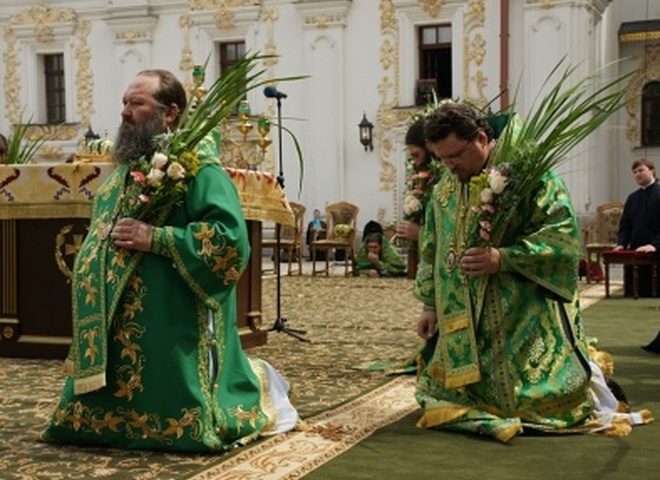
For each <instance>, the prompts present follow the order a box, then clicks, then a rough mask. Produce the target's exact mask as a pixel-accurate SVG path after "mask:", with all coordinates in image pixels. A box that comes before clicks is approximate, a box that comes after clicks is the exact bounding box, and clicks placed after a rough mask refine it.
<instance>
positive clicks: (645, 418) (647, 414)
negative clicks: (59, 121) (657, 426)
mask: <svg viewBox="0 0 660 480" xmlns="http://www.w3.org/2000/svg"><path fill="white" fill-rule="evenodd" d="M639 415H640V417H642V422H643V423H642V425H648V424H649V423H653V422H654V421H655V419H654V418H653V414H652V413H651V410H648V409H646V408H645V409H643V410H640V411H639Z"/></svg>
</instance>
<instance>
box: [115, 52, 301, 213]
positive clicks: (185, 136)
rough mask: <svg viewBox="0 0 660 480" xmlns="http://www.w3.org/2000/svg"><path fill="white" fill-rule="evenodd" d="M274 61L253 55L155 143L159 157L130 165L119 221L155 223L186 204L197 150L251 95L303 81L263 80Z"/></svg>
mask: <svg viewBox="0 0 660 480" xmlns="http://www.w3.org/2000/svg"><path fill="white" fill-rule="evenodd" d="M270 57H271V56H268V55H259V54H248V55H246V56H245V57H244V58H242V59H241V60H239V61H238V62H237V63H236V64H235V65H233V66H232V67H231V68H230V69H229V70H227V72H225V73H224V74H222V76H220V77H219V78H218V79H217V80H216V81H215V82H214V83H213V85H212V86H211V87H210V88H209V89H208V91H207V92H206V94H205V95H204V97H203V98H202V99H201V100H200V101H199V102H196V103H194V106H193V102H188V105H187V107H186V109H185V111H184V112H183V113H182V116H181V120H180V122H179V126H178V128H177V129H176V130H174V131H173V132H167V133H163V134H161V135H158V136H156V137H155V139H154V145H155V147H156V148H155V149H156V153H155V154H154V155H153V157H152V158H143V157H142V158H139V159H137V160H136V161H133V162H131V163H130V165H129V168H130V176H131V180H132V181H131V182H130V184H129V186H128V187H127V190H126V191H125V192H124V196H123V197H122V201H121V205H120V211H119V216H120V217H132V218H135V219H139V220H142V221H145V222H148V223H150V222H153V221H154V220H156V219H158V218H162V217H163V215H166V213H167V212H169V211H170V210H171V209H172V207H173V206H174V205H177V204H179V203H181V202H182V201H183V197H184V195H185V193H186V190H187V188H188V184H189V183H190V180H191V179H192V178H194V177H195V175H196V174H197V171H198V170H199V167H200V160H199V158H198V157H197V153H196V147H197V145H198V144H199V142H201V141H202V139H204V138H205V137H206V136H207V135H208V134H209V133H210V132H211V131H212V130H213V129H214V128H216V126H217V125H218V124H219V123H220V122H221V121H222V120H223V119H225V118H227V117H228V116H229V115H231V114H232V113H233V112H234V111H235V110H236V106H237V105H238V103H239V102H240V101H241V100H243V99H244V98H245V96H246V94H247V93H248V92H249V91H251V90H253V89H255V88H258V87H260V86H262V85H265V84H271V83H276V82H279V81H288V80H296V79H299V78H304V77H301V76H297V77H286V78H276V79H270V80H262V79H261V76H262V75H263V74H264V73H265V70H264V69H263V68H258V66H259V65H260V64H261V62H262V61H263V60H265V59H267V58H270Z"/></svg>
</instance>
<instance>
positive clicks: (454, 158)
mask: <svg viewBox="0 0 660 480" xmlns="http://www.w3.org/2000/svg"><path fill="white" fill-rule="evenodd" d="M471 143H472V140H466V141H465V144H464V145H463V146H462V147H461V149H460V150H459V151H458V152H456V153H454V154H453V155H447V156H444V157H440V160H442V161H443V162H451V163H456V162H457V161H458V160H459V159H460V158H461V157H462V156H463V154H464V153H465V152H466V151H467V149H468V148H469V147H470V144H471Z"/></svg>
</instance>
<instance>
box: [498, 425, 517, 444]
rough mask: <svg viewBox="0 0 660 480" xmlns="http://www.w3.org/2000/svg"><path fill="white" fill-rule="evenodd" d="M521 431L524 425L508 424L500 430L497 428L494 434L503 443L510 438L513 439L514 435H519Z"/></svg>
mask: <svg viewBox="0 0 660 480" xmlns="http://www.w3.org/2000/svg"><path fill="white" fill-rule="evenodd" d="M520 432H522V425H521V424H518V425H507V426H506V427H504V428H501V429H499V430H496V431H495V432H493V435H494V436H495V438H496V439H497V440H499V441H500V442H502V443H508V441H509V440H511V439H512V438H513V437H515V436H516V435H518V434H519V433H520Z"/></svg>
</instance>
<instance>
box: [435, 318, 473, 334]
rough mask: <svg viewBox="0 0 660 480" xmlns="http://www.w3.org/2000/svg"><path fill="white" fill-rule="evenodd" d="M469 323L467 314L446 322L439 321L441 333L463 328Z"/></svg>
mask: <svg viewBox="0 0 660 480" xmlns="http://www.w3.org/2000/svg"><path fill="white" fill-rule="evenodd" d="M468 325H470V320H469V318H468V317H467V316H464V317H459V318H457V319H456V320H451V321H449V322H447V323H444V322H441V323H440V326H441V327H442V333H453V332H455V331H457V330H463V329H465V328H467V327H468Z"/></svg>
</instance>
